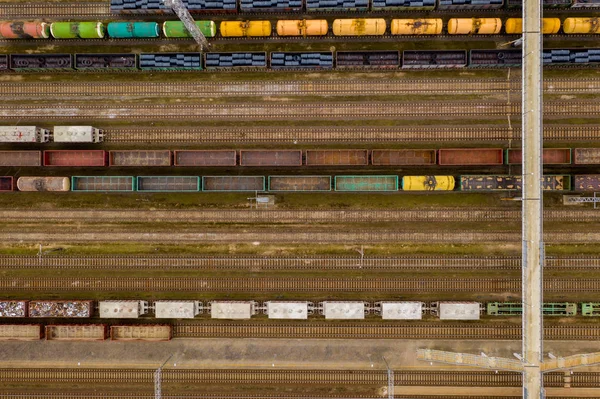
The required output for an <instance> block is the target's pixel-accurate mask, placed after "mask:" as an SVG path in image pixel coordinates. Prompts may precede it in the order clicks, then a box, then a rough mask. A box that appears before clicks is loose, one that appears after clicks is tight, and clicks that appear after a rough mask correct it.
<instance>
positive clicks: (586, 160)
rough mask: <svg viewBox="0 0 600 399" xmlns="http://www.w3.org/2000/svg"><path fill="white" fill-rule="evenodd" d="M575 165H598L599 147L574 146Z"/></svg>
mask: <svg viewBox="0 0 600 399" xmlns="http://www.w3.org/2000/svg"><path fill="white" fill-rule="evenodd" d="M573 152H574V154H575V155H574V157H573V163H574V164H575V165H600V148H575V150H574V151H573Z"/></svg>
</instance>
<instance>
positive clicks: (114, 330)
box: [110, 324, 173, 342]
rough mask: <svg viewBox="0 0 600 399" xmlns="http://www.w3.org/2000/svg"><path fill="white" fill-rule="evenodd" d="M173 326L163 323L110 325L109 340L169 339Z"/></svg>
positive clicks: (151, 340)
mask: <svg viewBox="0 0 600 399" xmlns="http://www.w3.org/2000/svg"><path fill="white" fill-rule="evenodd" d="M172 337H173V327H172V326H169V325H163V324H136V325H129V326H110V340H111V341H150V342H154V341H170V340H171V338H172Z"/></svg>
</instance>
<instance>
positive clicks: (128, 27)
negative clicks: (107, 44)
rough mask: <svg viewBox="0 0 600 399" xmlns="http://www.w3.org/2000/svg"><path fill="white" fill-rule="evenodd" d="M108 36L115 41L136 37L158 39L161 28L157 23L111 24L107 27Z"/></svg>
mask: <svg viewBox="0 0 600 399" xmlns="http://www.w3.org/2000/svg"><path fill="white" fill-rule="evenodd" d="M106 30H107V32H108V36H110V37H112V38H114V39H129V38H135V37H158V34H159V27H158V23H156V22H110V23H109V24H108V25H107V26H106Z"/></svg>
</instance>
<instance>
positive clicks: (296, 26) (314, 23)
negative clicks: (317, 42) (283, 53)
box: [277, 19, 329, 36]
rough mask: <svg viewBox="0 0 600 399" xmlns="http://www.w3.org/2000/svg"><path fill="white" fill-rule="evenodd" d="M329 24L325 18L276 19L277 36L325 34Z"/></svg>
mask: <svg viewBox="0 0 600 399" xmlns="http://www.w3.org/2000/svg"><path fill="white" fill-rule="evenodd" d="M328 30H329V24H327V20H325V19H284V20H279V21H277V34H278V35H279V36H325V35H326V34H327V31H328Z"/></svg>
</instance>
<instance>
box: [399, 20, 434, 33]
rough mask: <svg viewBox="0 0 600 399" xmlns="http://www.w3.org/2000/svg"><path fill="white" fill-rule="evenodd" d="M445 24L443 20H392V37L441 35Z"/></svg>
mask: <svg viewBox="0 0 600 399" xmlns="http://www.w3.org/2000/svg"><path fill="white" fill-rule="evenodd" d="M443 27H444V23H443V22H442V19H441V18H424V19H392V25H391V33H392V35H439V34H441V33H442V28H443Z"/></svg>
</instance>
